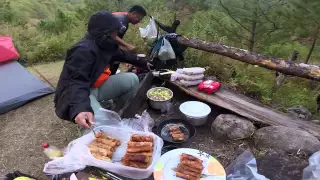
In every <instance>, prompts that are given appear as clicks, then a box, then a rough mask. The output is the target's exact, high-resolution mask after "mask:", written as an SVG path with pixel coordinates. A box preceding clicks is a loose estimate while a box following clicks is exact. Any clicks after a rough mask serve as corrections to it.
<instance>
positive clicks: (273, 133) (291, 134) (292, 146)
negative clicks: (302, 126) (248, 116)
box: [254, 126, 320, 153]
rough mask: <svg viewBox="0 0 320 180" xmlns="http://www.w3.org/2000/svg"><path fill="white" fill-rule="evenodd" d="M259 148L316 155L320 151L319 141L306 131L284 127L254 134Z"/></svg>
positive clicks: (267, 128) (262, 130)
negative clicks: (300, 151)
mask: <svg viewBox="0 0 320 180" xmlns="http://www.w3.org/2000/svg"><path fill="white" fill-rule="evenodd" d="M254 143H255V146H256V147H257V148H273V149H277V150H280V151H285V152H292V151H295V152H297V151H299V150H302V151H305V152H307V153H314V152H316V151H318V150H319V149H320V142H319V140H318V139H317V138H316V137H314V136H313V135H311V134H309V133H308V132H306V131H302V130H299V129H295V128H288V127H283V126H269V127H264V128H261V129H259V130H257V131H256V132H255V134H254Z"/></svg>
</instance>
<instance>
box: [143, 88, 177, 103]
mask: <svg viewBox="0 0 320 180" xmlns="http://www.w3.org/2000/svg"><path fill="white" fill-rule="evenodd" d="M171 93H172V92H171V91H170V90H168V89H162V88H161V89H160V88H156V89H154V90H153V91H151V92H149V94H148V97H149V98H150V99H151V100H154V101H166V100H169V99H170V98H171V96H172V94H171Z"/></svg>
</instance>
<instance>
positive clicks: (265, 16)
mask: <svg viewBox="0 0 320 180" xmlns="http://www.w3.org/2000/svg"><path fill="white" fill-rule="evenodd" d="M256 1H257V5H258V8H259V10H260V11H261V13H262V14H263V16H264V18H265V19H266V20H267V21H269V22H270V23H271V24H273V27H274V29H280V28H279V27H278V26H277V25H276V23H275V22H273V21H271V20H270V19H269V18H268V16H267V15H266V14H265V13H264V12H263V10H262V9H261V7H260V5H259V0H256ZM280 1H281V0H279V1H278V3H279V2H280ZM270 7H271V6H270ZM269 9H270V8H269ZM269 9H268V10H267V11H269Z"/></svg>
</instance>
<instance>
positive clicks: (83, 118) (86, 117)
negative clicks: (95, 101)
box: [74, 112, 94, 129]
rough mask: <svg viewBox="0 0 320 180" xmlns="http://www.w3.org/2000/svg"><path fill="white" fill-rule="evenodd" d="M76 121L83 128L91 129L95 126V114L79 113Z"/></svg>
mask: <svg viewBox="0 0 320 180" xmlns="http://www.w3.org/2000/svg"><path fill="white" fill-rule="evenodd" d="M74 121H75V122H76V123H77V124H78V125H79V126H81V127H83V128H86V129H89V128H90V126H91V125H92V124H94V120H93V114H92V113H91V112H81V113H79V114H78V115H77V116H76V118H75V119H74Z"/></svg>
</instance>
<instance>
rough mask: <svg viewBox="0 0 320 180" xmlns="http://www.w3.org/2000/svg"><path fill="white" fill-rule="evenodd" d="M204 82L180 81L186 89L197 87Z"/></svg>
mask: <svg viewBox="0 0 320 180" xmlns="http://www.w3.org/2000/svg"><path fill="white" fill-rule="evenodd" d="M201 82H202V80H195V81H186V80H180V84H181V85H182V86H185V87H189V86H197V85H199V84H200V83H201Z"/></svg>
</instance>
